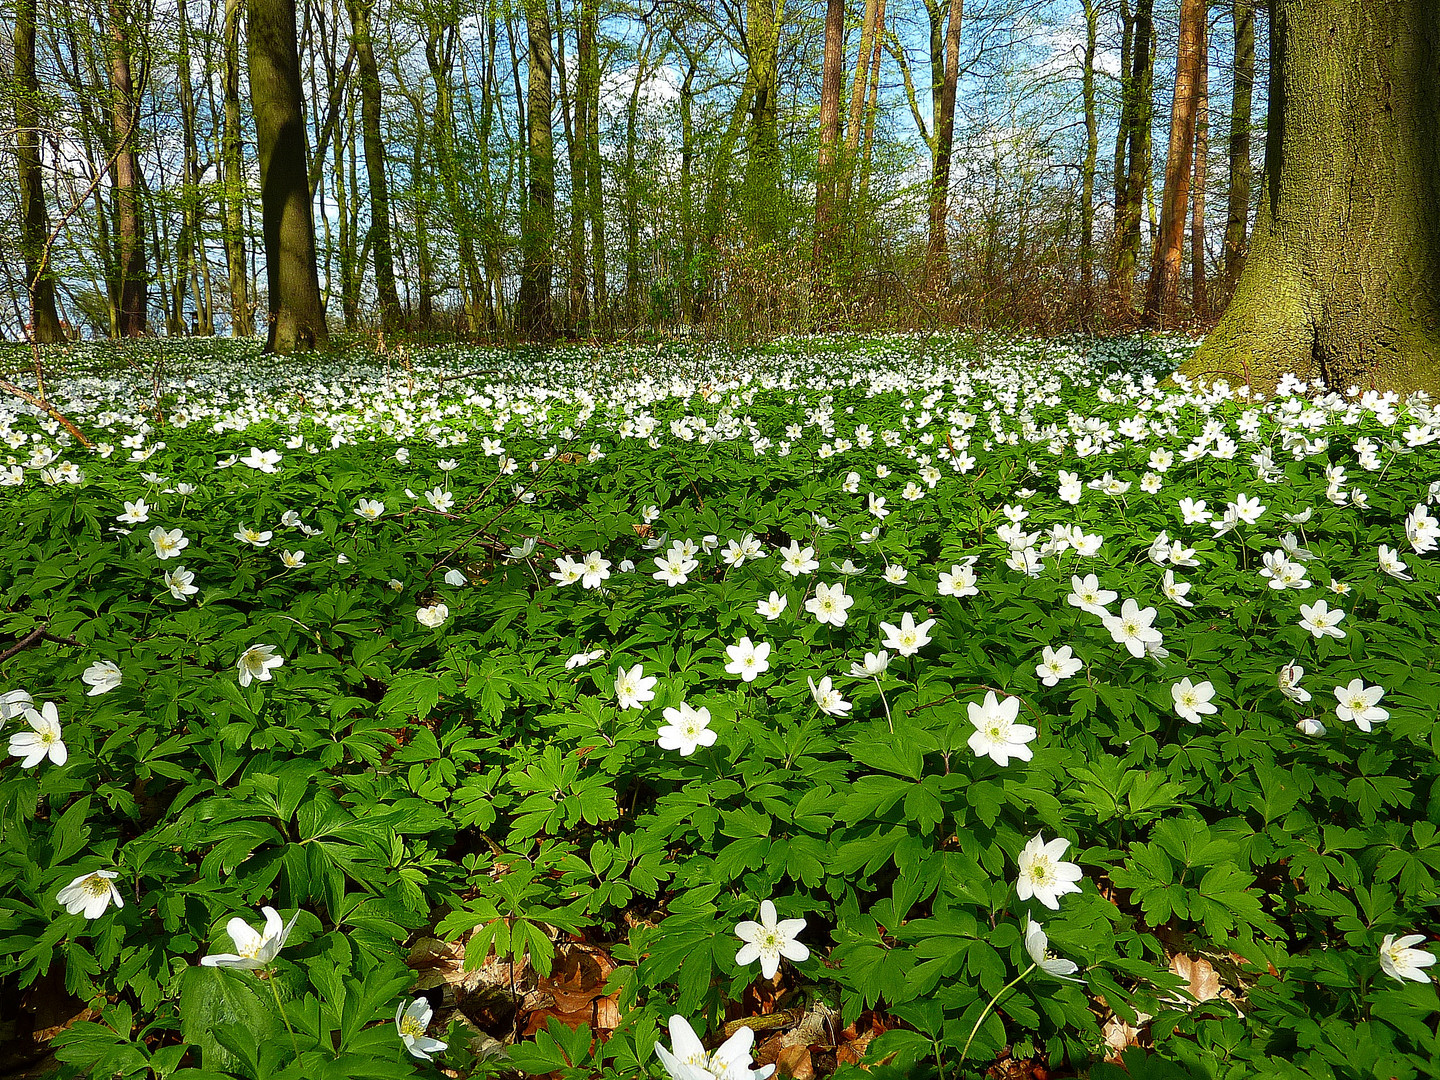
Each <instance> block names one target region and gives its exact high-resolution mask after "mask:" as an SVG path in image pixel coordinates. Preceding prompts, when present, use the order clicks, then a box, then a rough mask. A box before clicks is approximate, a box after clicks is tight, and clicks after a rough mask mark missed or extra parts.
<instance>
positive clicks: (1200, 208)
mask: <svg viewBox="0 0 1440 1080" xmlns="http://www.w3.org/2000/svg"><path fill="white" fill-rule="evenodd" d="M1196 78H1197V80H1198V83H1199V87H1198V89H1197V91H1196V102H1195V178H1194V180H1193V181H1192V182H1191V184H1190V292H1191V298H1192V306H1193V308H1194V310H1195V314H1196V316H1197V317H1198V318H1202V319H1203V318H1205V317H1206V316H1207V315H1208V314H1209V313H1210V290H1209V282H1208V281H1207V280H1206V268H1205V183H1206V170H1207V167H1208V162H1207V160H1206V159H1207V156H1208V154H1209V151H1210V40H1209V26H1208V23H1207V21H1206V19H1205V16H1204V14H1203V12H1202V14H1201V17H1200V65H1199V67H1198V69H1197V71H1196Z"/></svg>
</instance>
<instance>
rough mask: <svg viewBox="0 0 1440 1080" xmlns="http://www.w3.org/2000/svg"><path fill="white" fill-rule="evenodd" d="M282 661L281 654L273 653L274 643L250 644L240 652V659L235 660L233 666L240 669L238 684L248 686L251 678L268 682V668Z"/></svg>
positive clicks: (274, 666) (269, 676)
mask: <svg viewBox="0 0 1440 1080" xmlns="http://www.w3.org/2000/svg"><path fill="white" fill-rule="evenodd" d="M284 663H285V658H284V657H283V656H276V655H275V646H274V645H251V646H250V648H248V649H246V650H245V651H244V652H243V653H241V654H240V659H239V660H237V661H235V667H236V668H238V669H239V671H240V685H241V686H249V685H250V681H251V680H252V679H259V680H260V681H261V682H269V681H270V679H271V675H270V669H271V668H278V667H280V666H281V665H282V664H284Z"/></svg>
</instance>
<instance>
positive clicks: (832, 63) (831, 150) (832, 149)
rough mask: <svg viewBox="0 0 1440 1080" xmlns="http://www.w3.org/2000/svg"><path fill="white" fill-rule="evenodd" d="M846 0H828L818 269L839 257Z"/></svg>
mask: <svg viewBox="0 0 1440 1080" xmlns="http://www.w3.org/2000/svg"><path fill="white" fill-rule="evenodd" d="M844 64H845V0H827V3H826V7H825V59H824V62H823V65H822V68H821V72H820V143H819V147H818V152H817V157H816V162H815V254H814V262H815V272H816V273H817V274H819V275H825V274H828V273H829V272H830V267H831V263H832V261H833V259H834V257H835V250H834V249H835V229H836V225H837V224H838V223H837V221H836V214H837V208H836V205H835V204H836V198H835V185H836V180H837V175H836V174H837V172H838V164H839V161H838V159H839V143H840V87H841V83H842V82H843V81H844V77H845V72H844Z"/></svg>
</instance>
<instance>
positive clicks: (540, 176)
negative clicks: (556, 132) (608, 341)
mask: <svg viewBox="0 0 1440 1080" xmlns="http://www.w3.org/2000/svg"><path fill="white" fill-rule="evenodd" d="M525 28H526V32H527V37H528V40H529V49H528V52H527V54H526V70H527V71H528V86H527V88H526V97H527V99H528V100H527V109H526V113H525V126H526V132H527V138H526V156H527V168H528V174H529V175H528V179H529V185H528V188H527V196H528V197H527V199H526V203H525V211H524V214H523V218H522V221H521V226H520V231H521V237H520V246H521V249H522V251H521V257H522V259H523V265H522V267H521V271H520V297H519V307H520V330H521V332H522V333H523V334H525V335H526V336H527V337H530V338H535V339H540V340H543V339H546V338H549V337H550V336H551V335H552V334H553V333H554V327H553V325H552V322H551V313H550V278H551V259H552V255H551V250H552V247H553V245H554V236H555V143H554V139H553V137H552V135H551V131H550V110H551V105H552V99H551V92H550V71H551V63H552V54H551V41H550V13H549V10H548V8H547V7H546V4H545V0H525Z"/></svg>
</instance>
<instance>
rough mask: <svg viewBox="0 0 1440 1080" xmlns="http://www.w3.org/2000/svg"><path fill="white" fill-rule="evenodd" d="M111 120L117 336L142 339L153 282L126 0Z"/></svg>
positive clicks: (117, 0) (115, 51)
mask: <svg viewBox="0 0 1440 1080" xmlns="http://www.w3.org/2000/svg"><path fill="white" fill-rule="evenodd" d="M108 16H109V18H108V22H109V28H108V29H109V32H110V116H111V121H112V123H113V124H114V136H115V165H114V188H115V239H116V245H117V251H116V266H115V270H116V274H115V281H114V284H113V288H112V293H111V296H112V299H113V302H114V304H115V313H116V319H115V332H116V333H117V334H118V335H119V336H120V337H140V336H142V335H143V334H144V333H145V324H146V321H147V316H148V304H149V288H148V286H149V281H148V278H147V275H146V269H145V227H144V223H143V221H142V220H141V206H140V186H141V184H142V183H143V182H144V181H143V178H142V177H141V175H140V155H139V154H138V153H137V152H136V150H135V146H136V143H137V142H138V138H137V136H138V135H139V132H138V130H137V129H138V127H139V124H140V105H139V100H138V95H137V93H136V92H135V84H134V80H133V78H132V76H131V70H130V43H131V39H132V35H131V26H130V20H129V18H128V15H127V12H126V11H125V8H124V5H123V3H122V0H110V3H109V11H108Z"/></svg>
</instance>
